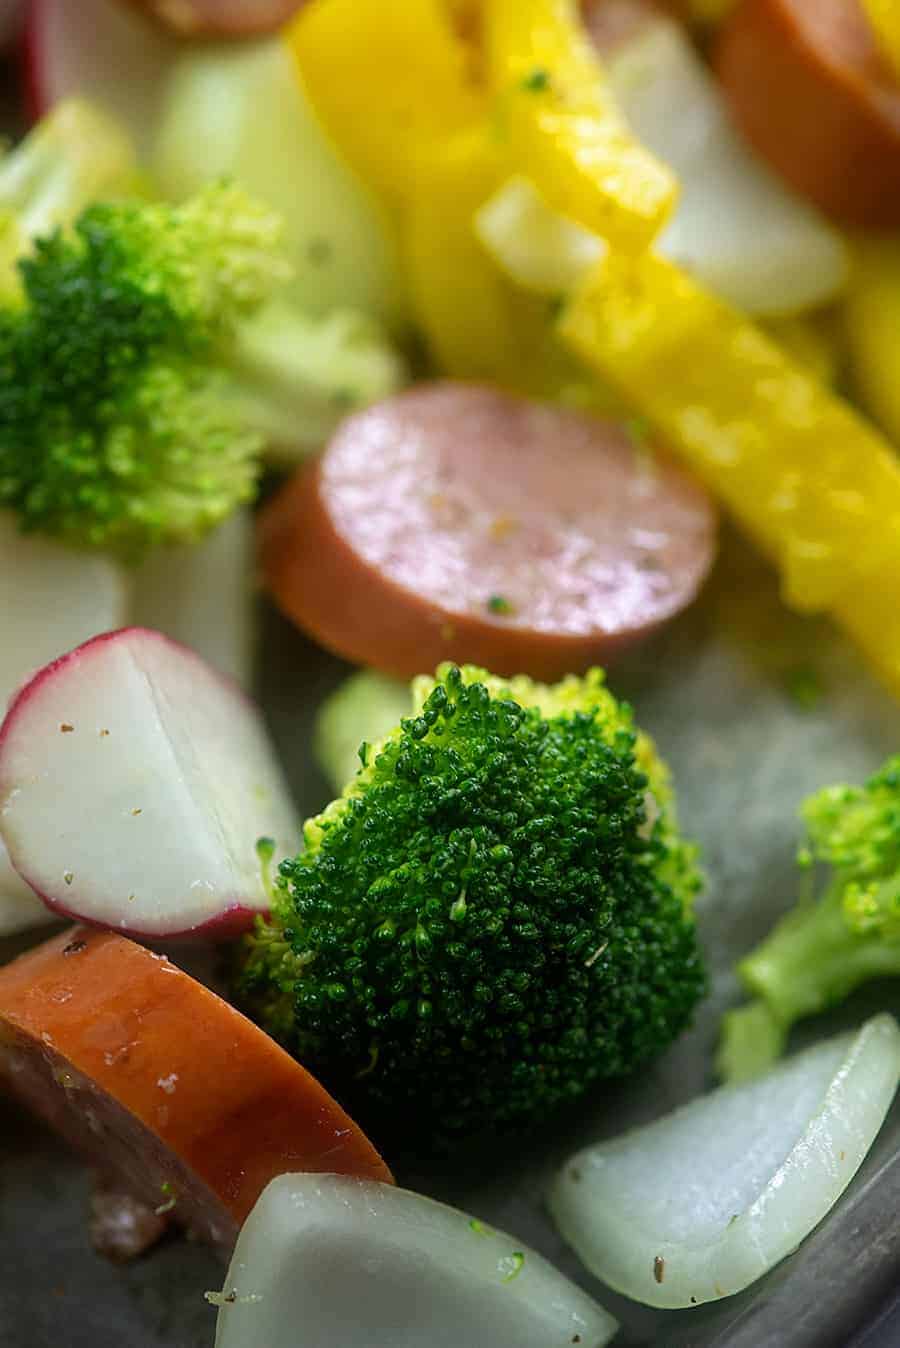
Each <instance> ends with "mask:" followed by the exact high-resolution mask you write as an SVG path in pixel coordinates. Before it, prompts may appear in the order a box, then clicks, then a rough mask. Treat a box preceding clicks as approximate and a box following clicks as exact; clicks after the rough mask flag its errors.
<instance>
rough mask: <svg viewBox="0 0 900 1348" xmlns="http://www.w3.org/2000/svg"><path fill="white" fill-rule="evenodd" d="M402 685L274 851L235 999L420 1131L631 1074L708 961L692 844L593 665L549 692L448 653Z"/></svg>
mask: <svg viewBox="0 0 900 1348" xmlns="http://www.w3.org/2000/svg"><path fill="white" fill-rule="evenodd" d="M414 694H415V702H414V705H415V708H416V710H415V713H414V714H413V715H412V716H411V717H408V718H407V719H405V720H403V721H402V722H401V725H400V726H399V727H398V728H397V729H396V730H395V731H394V732H392V733H391V734H390V735H388V736H387V738H386V739H385V740H383V741H382V743H381V744H380V745H376V746H374V747H373V748H372V749H371V750H370V752H369V754H368V755H367V758H366V766H364V767H363V768H362V770H361V771H360V772H359V773H357V775H356V776H355V777H354V779H353V781H352V782H351V783H350V785H349V786H348V787H347V788H346V789H345V791H344V794H343V795H342V796H341V797H340V798H339V799H338V800H336V801H334V802H333V803H332V804H331V805H329V806H328V808H327V809H326V810H325V811H324V812H323V813H322V814H321V815H319V816H318V817H317V818H315V819H312V820H310V821H308V823H307V824H306V826H305V829H304V841H305V850H304V851H303V852H302V853H301V854H300V856H298V857H296V858H295V859H293V860H289V861H286V862H284V863H282V866H281V873H280V879H279V888H278V892H277V896H276V900H275V903H274V907H273V912H272V914H271V918H270V920H269V921H268V922H260V923H259V925H258V928H257V930H256V932H255V934H254V935H253V936H252V937H250V938H248V939H247V941H246V943H245V946H244V951H243V959H242V965H241V969H240V972H239V976H238V981H237V991H238V996H239V999H240V1000H241V1001H242V1002H243V1004H244V1005H246V1006H247V1007H248V1008H249V1009H250V1010H251V1013H252V1014H254V1015H255V1016H256V1017H257V1019H259V1020H260V1021H261V1023H262V1024H263V1025H264V1026H265V1027H266V1028H267V1029H269V1030H270V1031H271V1032H272V1033H273V1034H274V1035H275V1036H276V1037H277V1038H279V1039H280V1040H281V1041H282V1042H283V1043H284V1044H285V1045H286V1046H287V1047H288V1048H289V1049H290V1050H291V1051H293V1052H294V1053H295V1054H297V1056H298V1057H300V1058H301V1059H302V1061H303V1062H304V1063H305V1064H306V1065H308V1066H309V1067H310V1068H311V1069H312V1070H314V1071H316V1072H317V1073H318V1074H320V1075H321V1076H322V1078H323V1079H324V1080H325V1081H326V1082H327V1083H328V1084H329V1085H330V1086H331V1087H332V1088H333V1089H334V1090H335V1091H336V1092H337V1093H338V1094H339V1095H340V1096H341V1097H342V1098H343V1099H344V1100H345V1102H347V1103H348V1104H349V1105H350V1106H351V1107H352V1108H354V1109H356V1110H358V1111H360V1113H362V1114H363V1115H364V1116H365V1117H366V1118H368V1119H369V1120H370V1121H371V1120H372V1119H373V1118H374V1119H375V1120H378V1119H380V1120H381V1122H382V1124H384V1121H385V1120H386V1119H387V1118H390V1119H391V1121H392V1124H391V1126H396V1125H397V1123H398V1121H401V1122H402V1121H403V1120H406V1121H407V1122H410V1123H411V1124H412V1127H413V1130H414V1132H415V1142H416V1144H417V1145H419V1146H422V1145H425V1144H427V1143H429V1142H432V1141H435V1140H437V1141H438V1142H446V1141H447V1140H448V1139H451V1138H457V1137H461V1136H464V1135H466V1134H472V1133H476V1132H480V1131H483V1130H486V1129H492V1128H494V1129H501V1128H503V1127H505V1126H509V1125H512V1124H515V1123H522V1122H527V1121H531V1120H535V1119H538V1118H540V1117H542V1116H544V1115H546V1114H548V1113H549V1112H550V1111H551V1110H554V1109H556V1108H557V1107H559V1106H560V1105H563V1104H565V1103H567V1102H571V1101H573V1100H575V1099H577V1098H578V1096H580V1095H581V1094H582V1092H583V1091H584V1090H585V1089H586V1088H587V1087H588V1086H589V1085H591V1083H592V1082H595V1081H598V1080H600V1079H601V1078H607V1077H616V1076H621V1075H623V1074H625V1073H628V1072H631V1071H633V1070H634V1069H635V1068H637V1067H638V1066H640V1065H641V1064H642V1063H644V1062H646V1061H647V1060H648V1059H649V1058H651V1057H653V1056H654V1055H655V1054H657V1053H659V1052H660V1051H661V1050H662V1049H663V1048H665V1047H666V1045H667V1044H669V1043H670V1042H671V1040H672V1039H673V1038H674V1037H675V1035H677V1034H678V1033H679V1031H680V1030H682V1029H683V1028H684V1026H685V1025H686V1024H687V1022H688V1020H689V1019H690V1016H691V1012H692V1009H693V1007H694V1005H695V1003H696V1001H697V999H698V998H699V997H700V995H701V994H702V992H703V989H704V973H703V968H702V962H701V959H700V956H699V954H698V949H697V943H696V934H695V928H694V922H693V920H692V917H691V905H692V900H693V897H694V894H695V893H696V891H697V889H698V885H699V878H698V872H697V867H696V859H695V850H694V848H693V847H692V846H690V845H688V844H686V843H684V842H683V841H682V840H681V839H680V837H679V835H678V831H677V823H676V820H675V816H674V810H673V806H672V799H671V791H670V788H669V783H668V774H667V771H666V769H665V767H664V765H663V764H662V763H661V761H660V760H659V758H658V757H657V755H656V753H655V750H654V748H653V746H652V744H651V742H650V741H649V740H648V739H647V738H646V737H644V736H640V735H637V734H636V733H635V730H634V728H633V726H632V721H631V713H630V709H629V708H628V707H627V706H625V705H623V704H620V703H618V702H617V701H616V700H615V698H614V697H613V696H612V695H611V694H610V693H609V691H608V690H607V689H606V687H605V686H604V682H603V675H602V674H601V673H600V672H599V671H593V672H592V673H590V674H588V675H586V676H585V677H584V678H583V679H577V678H574V677H573V678H568V679H566V680H564V681H563V682H562V683H561V684H558V685H557V686H556V687H554V688H547V687H543V686H541V685H536V684H533V683H532V682H531V681H530V680H528V679H524V678H520V679H515V680H512V681H509V682H503V681H501V680H498V679H495V678H493V677H492V676H490V675H488V674H486V673H485V672H484V671H483V670H478V669H473V668H466V669H464V670H462V671H460V670H459V669H456V668H454V667H449V666H447V667H442V668H441V669H440V670H439V671H438V675H437V678H436V679H434V680H417V681H416V684H415V685H414ZM385 1126H386V1125H385Z"/></svg>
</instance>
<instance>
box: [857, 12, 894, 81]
mask: <svg viewBox="0 0 900 1348" xmlns="http://www.w3.org/2000/svg"><path fill="white" fill-rule="evenodd" d="M862 7H863V10H864V12H865V14H866V17H867V18H868V20H869V23H870V24H871V25H872V28H873V30H874V32H875V40H876V41H877V43H878V47H879V49H880V51H881V53H882V55H883V56H884V59H885V60H886V61H887V63H888V65H889V66H890V68H891V70H892V71H893V72H894V75H895V76H896V77H897V79H900V8H898V6H897V0H862Z"/></svg>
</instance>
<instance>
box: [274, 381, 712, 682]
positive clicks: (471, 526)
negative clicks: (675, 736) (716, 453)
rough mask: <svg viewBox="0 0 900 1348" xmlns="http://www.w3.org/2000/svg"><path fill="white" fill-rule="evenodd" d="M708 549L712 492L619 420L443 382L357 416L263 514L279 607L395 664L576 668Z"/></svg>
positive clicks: (647, 622) (673, 602) (385, 665)
mask: <svg viewBox="0 0 900 1348" xmlns="http://www.w3.org/2000/svg"><path fill="white" fill-rule="evenodd" d="M714 551H715V515H714V510H713V507H712V505H711V504H710V501H709V498H708V497H707V496H706V494H705V493H704V492H703V490H702V489H701V488H700V487H698V486H695V485H694V484H693V483H692V482H690V481H689V480H688V479H687V478H686V477H684V476H683V475H682V474H681V473H680V472H679V471H678V470H676V469H675V468H673V467H671V466H670V465H668V464H667V463H664V462H657V463H653V462H652V461H651V459H650V458H649V456H648V455H647V453H646V451H641V450H640V449H636V448H635V445H634V444H633V442H632V439H631V438H630V437H629V434H628V433H627V432H626V430H625V429H623V428H622V427H621V426H619V425H616V424H614V423H612V422H607V421H600V420H598V419H596V418H593V417H589V416H585V415H583V414H581V413H578V412H573V411H568V410H564V409H562V408H560V407H556V406H550V405H547V404H540V403H534V402H529V401H527V400H525V399H522V398H516V397H513V396H511V395H508V394H505V393H500V392H498V391H496V390H494V389H490V388H482V387H478V386H475V385H464V384H453V383H439V384H432V385H420V386H419V387H417V388H416V389H413V390H412V391H410V392H407V393H404V394H401V395H399V396H398V397H396V398H392V399H388V400H387V401H385V402H383V403H380V404H378V405H376V406H374V407H371V408H369V409H367V410H366V411H364V412H361V413H359V414H358V415H356V416H353V417H351V418H349V419H348V420H347V421H345V422H344V423H343V425H342V426H341V427H340V428H339V429H338V431H337V433H336V434H335V436H334V438H333V439H332V441H331V443H330V445H329V446H328V448H327V450H326V451H325V453H324V455H323V456H322V458H321V459H320V460H319V461H318V462H314V463H312V464H311V465H308V466H307V467H305V468H304V469H302V470H301V472H300V473H299V474H298V476H297V477H295V478H294V479H293V480H292V481H291V482H290V483H289V484H288V485H287V486H286V487H285V488H283V489H282V491H281V492H280V494H279V495H277V496H276V497H275V499H274V500H273V501H272V502H271V503H270V505H269V506H268V507H267V509H266V511H265V513H264V516H263V521H262V557H263V566H264V571H265V575H266V578H267V582H268V585H269V588H270V589H271V591H272V593H273V595H274V596H275V598H276V600H277V602H278V603H279V604H280V606H281V607H282V609H283V610H284V611H285V612H286V613H287V614H288V615H289V616H290V617H291V618H293V619H294V620H295V621H296V622H297V623H299V624H300V626H302V627H304V628H307V629H308V630H309V631H310V632H311V633H312V634H313V635H314V636H315V637H317V638H318V639H319V640H320V641H321V642H322V643H323V644H324V645H326V646H328V647H330V648H331V649H333V650H335V651H336V652H338V654H340V655H343V656H346V657H347V658H349V659H351V660H356V661H359V662H361V663H365V664H371V665H374V666H375V667H376V668H379V669H382V670H385V671H387V672H389V673H394V674H398V675H401V676H410V675H413V674H416V673H419V672H421V671H423V670H429V669H432V668H433V667H434V666H435V665H437V664H438V663H439V662H440V661H441V660H444V659H450V660H457V661H461V662H464V661H469V662H472V663H475V664H481V665H485V666H486V667H487V668H489V669H491V670H493V671H495V672H496V673H499V674H514V673H527V674H531V675H532V676H533V677H535V678H542V679H555V678H558V677H560V676H561V675H562V674H564V673H566V672H568V671H578V670H581V669H584V668H585V667H587V666H588V665H589V664H591V663H592V662H595V661H596V660H597V659H599V658H602V657H605V656H606V655H608V653H609V652H610V651H611V650H613V649H615V648H616V647H617V646H619V645H620V644H621V643H623V642H625V641H628V640H630V639H632V638H634V637H637V636H640V635H641V634H643V633H645V632H647V631H649V630H650V629H651V628H653V627H655V626H656V625H657V624H659V623H661V622H663V621H664V620H665V619H666V618H670V617H671V616H672V615H673V614H675V613H677V612H678V611H679V610H680V609H682V608H683V607H684V606H685V605H686V604H687V603H689V602H690V600H691V599H693V597H694V596H695V594H696V593H697V590H698V588H699V586H700V584H701V583H702V581H703V579H704V577H705V576H706V574H707V571H708V570H709V567H710V564H711V562H712V559H713V554H714Z"/></svg>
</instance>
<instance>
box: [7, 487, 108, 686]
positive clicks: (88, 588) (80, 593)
mask: <svg viewBox="0 0 900 1348" xmlns="http://www.w3.org/2000/svg"><path fill="white" fill-rule="evenodd" d="M127 601H128V596H127V588H126V584H125V580H124V577H123V574H122V572H121V570H120V569H119V568H118V567H117V566H115V565H114V563H113V562H111V561H109V560H108V559H107V558H105V557H101V556H100V555H99V554H98V553H87V552H75V551H73V549H72V548H67V547H63V546H62V544H61V543H57V542H55V541H54V540H52V539H47V538H42V537H40V536H39V535H37V534H23V533H22V531H21V529H20V528H19V523H18V520H17V519H16V517H15V515H13V513H12V512H11V511H9V510H3V511H0V711H2V710H3V709H5V706H6V703H7V701H8V700H9V698H10V697H11V696H12V694H13V693H14V692H15V691H16V689H17V688H18V686H19V684H20V683H21V682H22V681H23V679H26V678H28V677H29V676H30V675H31V674H32V673H34V671H35V670H36V669H40V668H41V666H42V665H46V664H47V662H48V661H50V660H53V659H54V658H55V657H56V656H57V655H59V653H60V651H67V650H71V649H72V647H73V646H77V645H79V644H80V643H81V642H82V641H87V639H88V637H95V636H98V635H99V634H100V633H101V632H109V631H110V630H111V629H112V628H114V627H120V626H121V625H122V623H123V622H124V621H125V619H126V613H127Z"/></svg>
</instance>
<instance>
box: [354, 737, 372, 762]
mask: <svg viewBox="0 0 900 1348" xmlns="http://www.w3.org/2000/svg"><path fill="white" fill-rule="evenodd" d="M370 747H371V746H370V744H369V741H368V740H363V742H362V744H361V745H360V746H359V748H358V749H357V751H356V756H357V758H358V759H359V761H360V763H362V765H363V767H364V768H367V767H368V766H369V749H370Z"/></svg>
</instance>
